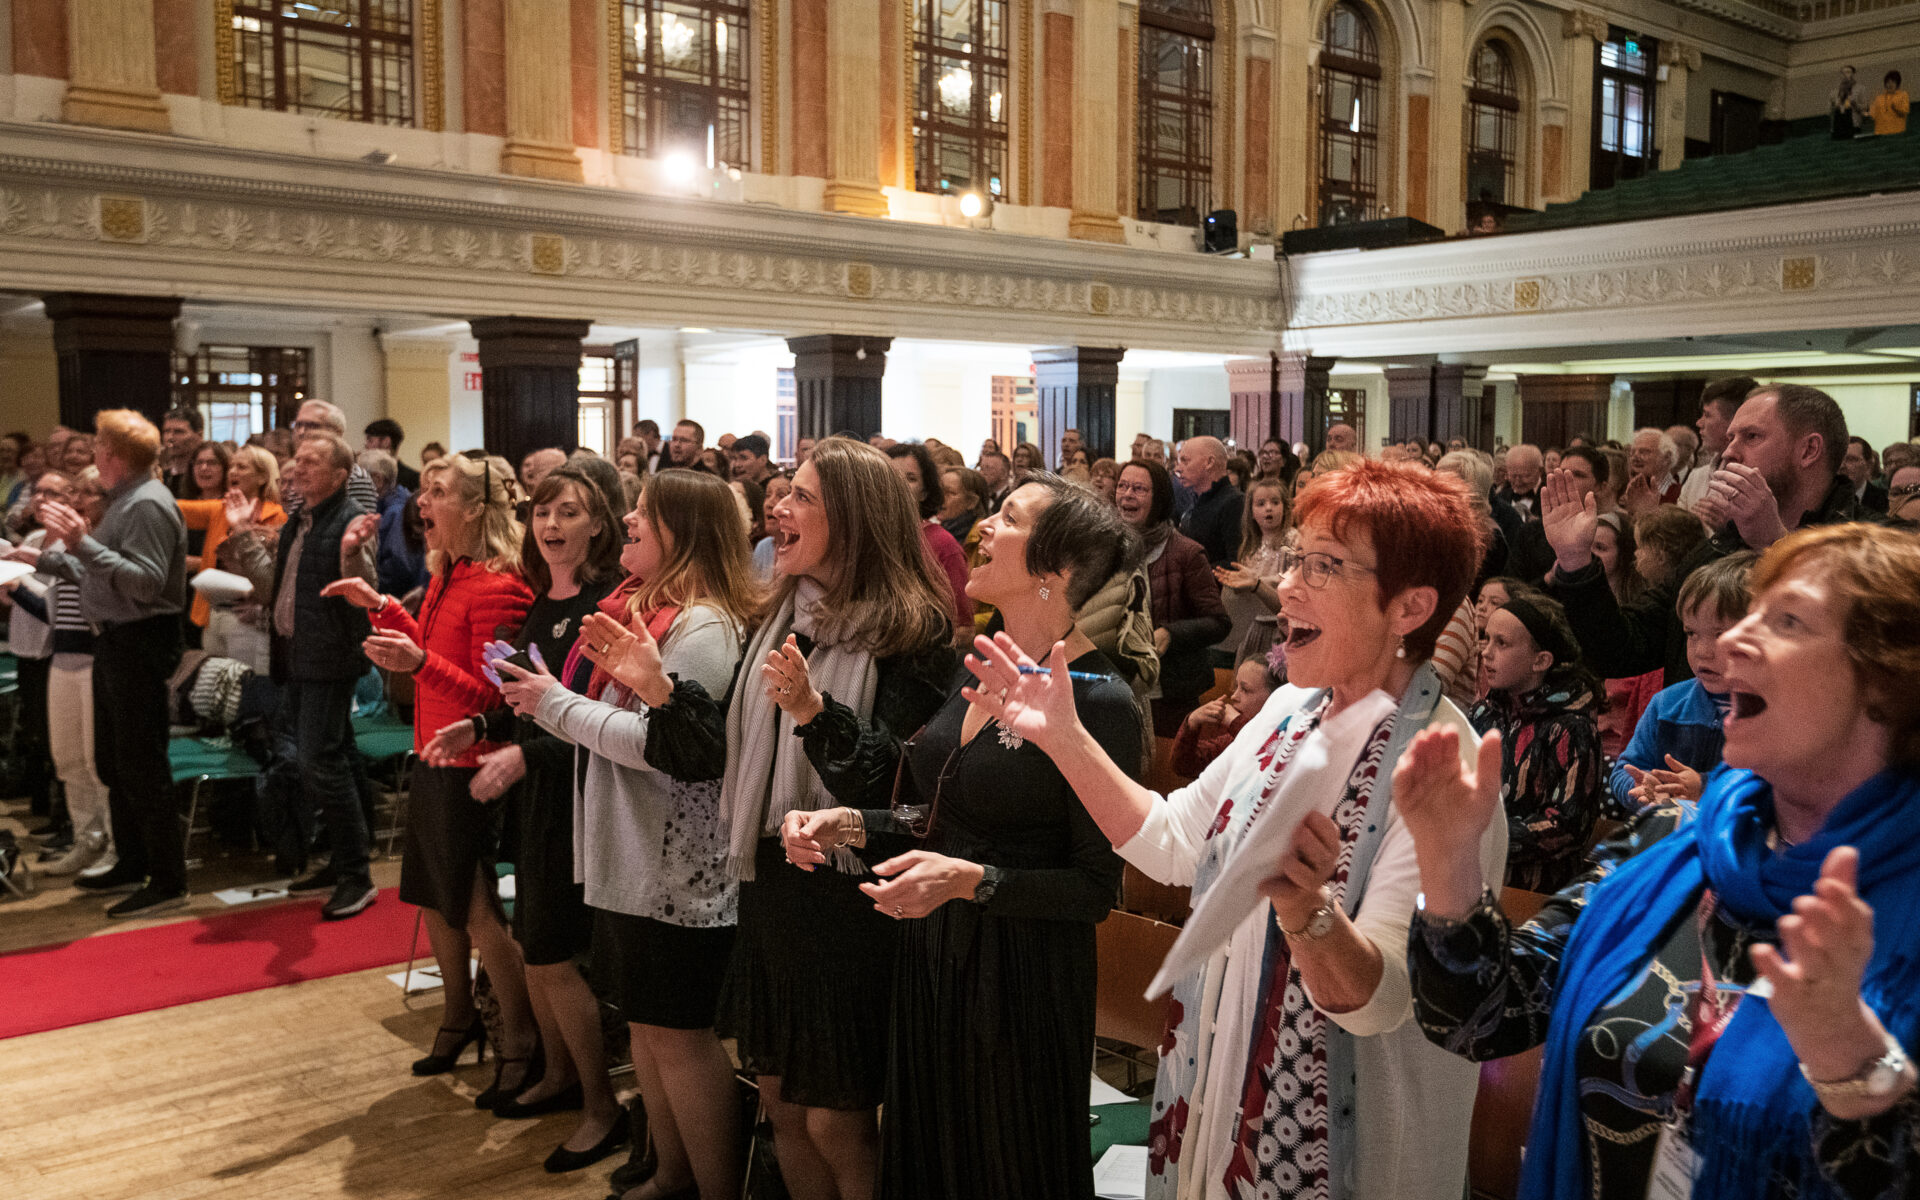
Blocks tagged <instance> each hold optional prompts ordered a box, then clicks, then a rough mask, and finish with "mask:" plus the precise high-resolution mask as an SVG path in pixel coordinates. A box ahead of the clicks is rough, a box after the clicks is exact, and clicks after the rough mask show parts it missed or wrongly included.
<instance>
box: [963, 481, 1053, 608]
mask: <svg viewBox="0 0 1920 1200" xmlns="http://www.w3.org/2000/svg"><path fill="white" fill-rule="evenodd" d="M1051 503H1052V497H1051V496H1050V495H1049V494H1048V492H1047V489H1045V488H1043V487H1040V486H1039V485H1037V484H1027V485H1026V486H1024V487H1017V488H1015V489H1013V492H1012V494H1010V495H1009V496H1008V497H1007V501H1006V503H1005V504H1002V505H1001V506H1000V511H999V512H997V513H995V514H993V515H992V516H990V517H988V518H987V519H986V520H984V521H982V522H980V561H979V564H978V565H977V566H975V567H974V568H973V570H972V572H971V573H969V574H968V576H967V595H968V596H970V597H972V598H973V599H975V600H982V601H985V602H986V603H988V604H992V605H995V606H999V605H1003V604H1005V603H1007V601H1008V600H1010V599H1013V598H1016V597H1020V596H1024V595H1026V594H1028V593H1031V592H1032V591H1033V589H1034V587H1035V586H1036V585H1035V583H1034V578H1033V576H1031V575H1029V574H1027V540H1028V539H1029V538H1030V537H1032V536H1033V526H1034V522H1036V521H1038V520H1039V519H1040V514H1041V513H1043V512H1045V511H1046V510H1047V506H1048V505H1049V504H1051Z"/></svg>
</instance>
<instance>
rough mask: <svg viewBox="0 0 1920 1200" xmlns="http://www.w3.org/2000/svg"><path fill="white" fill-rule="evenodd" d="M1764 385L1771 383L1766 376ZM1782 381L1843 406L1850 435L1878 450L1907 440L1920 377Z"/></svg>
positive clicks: (1763, 377)
mask: <svg viewBox="0 0 1920 1200" xmlns="http://www.w3.org/2000/svg"><path fill="white" fill-rule="evenodd" d="M1760 381H1761V382H1762V383H1771V382H1773V380H1770V379H1768V378H1767V377H1766V376H1765V375H1762V376H1760ZM1781 382H1790V383H1804V384H1809V385H1811V386H1813V387H1817V388H1819V389H1820V390H1821V391H1823V392H1825V393H1827V394H1828V395H1829V396H1832V397H1833V398H1834V399H1835V400H1836V401H1838V402H1839V404H1840V411H1841V412H1842V413H1844V414H1845V415H1846V418H1847V433H1848V434H1850V435H1853V436H1857V437H1863V438H1865V439H1867V442H1868V444H1870V445H1871V446H1872V447H1873V448H1874V449H1875V450H1882V449H1885V448H1886V447H1887V446H1889V445H1891V444H1892V443H1894V442H1904V441H1906V440H1907V419H1908V412H1909V410H1910V407H1911V405H1912V403H1913V400H1912V394H1913V385H1914V384H1916V383H1920V374H1916V375H1915V376H1914V377H1912V378H1910V379H1871V380H1862V379H1858V378H1848V377H1846V376H1838V377H1834V378H1830V379H1820V378H1812V377H1809V378H1796V379H1791V380H1782V381H1781Z"/></svg>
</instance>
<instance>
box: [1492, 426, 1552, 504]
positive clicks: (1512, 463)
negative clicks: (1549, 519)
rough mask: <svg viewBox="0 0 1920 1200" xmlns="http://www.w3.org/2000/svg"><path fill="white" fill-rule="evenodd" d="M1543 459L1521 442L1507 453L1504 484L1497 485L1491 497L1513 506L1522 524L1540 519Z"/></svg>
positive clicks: (1545, 462)
mask: <svg viewBox="0 0 1920 1200" xmlns="http://www.w3.org/2000/svg"><path fill="white" fill-rule="evenodd" d="M1546 465H1547V460H1546V456H1545V455H1543V454H1541V453H1540V447H1538V446H1535V445H1531V444H1529V443H1526V442H1522V443H1521V444H1520V445H1518V446H1515V447H1514V448H1513V449H1511V450H1509V451H1507V481H1506V482H1505V483H1503V484H1501V485H1500V487H1499V488H1498V489H1497V490H1496V491H1495V492H1494V495H1496V496H1498V497H1500V498H1501V499H1502V500H1505V501H1506V502H1507V503H1508V504H1511V505H1513V509H1514V511H1515V512H1517V513H1519V514H1520V515H1521V517H1523V518H1525V519H1526V520H1529V521H1531V520H1536V519H1538V517H1539V515H1540V511H1539V509H1540V481H1541V478H1542V476H1544V475H1545V474H1546Z"/></svg>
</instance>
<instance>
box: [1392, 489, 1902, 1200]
mask: <svg viewBox="0 0 1920 1200" xmlns="http://www.w3.org/2000/svg"><path fill="white" fill-rule="evenodd" d="M1752 586H1753V591H1754V596H1755V599H1754V602H1753V605H1752V607H1751V609H1750V610H1749V612H1748V614H1747V616H1746V617H1745V618H1744V619H1743V620H1742V621H1740V623H1739V624H1737V625H1735V626H1734V627H1733V628H1732V629H1730V630H1728V631H1727V632H1726V633H1725V634H1723V635H1722V636H1721V638H1720V646H1721V649H1722V651H1723V652H1724V654H1725V656H1726V659H1727V667H1726V683H1727V686H1728V688H1729V691H1730V694H1731V696H1732V710H1731V712H1730V713H1729V714H1728V717H1727V720H1726V727H1725V728H1726V752H1725V754H1726V763H1727V767H1728V768H1731V769H1724V768H1723V769H1722V770H1720V771H1718V772H1716V773H1715V774H1714V775H1713V776H1712V777H1711V779H1710V780H1709V782H1708V785H1707V790H1706V792H1705V794H1704V795H1702V796H1701V798H1700V801H1699V806H1698V814H1697V816H1694V817H1693V818H1692V819H1690V820H1685V821H1684V822H1680V821H1679V818H1680V816H1681V814H1680V810H1678V809H1676V808H1674V807H1666V808H1663V809H1657V810H1654V811H1653V812H1650V813H1648V814H1646V815H1644V816H1642V817H1641V818H1640V821H1639V823H1638V824H1637V825H1636V826H1635V827H1633V828H1632V829H1631V830H1630V831H1629V835H1628V837H1626V838H1623V839H1622V840H1621V841H1619V842H1617V843H1614V844H1613V845H1612V846H1610V847H1609V848H1608V852H1607V853H1606V854H1604V855H1603V856H1602V865H1601V866H1600V867H1598V868H1596V869H1595V870H1593V871H1590V872H1589V873H1588V874H1587V875H1585V876H1583V877H1582V878H1581V879H1580V880H1578V881H1576V882H1575V883H1574V884H1572V885H1571V886H1569V887H1568V888H1567V889H1565V890H1564V891H1562V892H1560V893H1559V894H1557V895H1556V896H1554V897H1553V899H1552V900H1550V901H1549V902H1548V904H1547V907H1546V908H1545V909H1543V910H1542V911H1541V912H1540V913H1539V914H1538V915H1537V916H1536V917H1535V918H1534V919H1533V920H1531V921H1529V922H1527V923H1526V924H1524V925H1520V926H1517V927H1516V926H1513V925H1512V924H1510V922H1509V921H1508V919H1507V917H1506V916H1505V915H1504V914H1503V913H1502V912H1501V909H1500V905H1499V903H1498V902H1497V901H1496V900H1495V899H1494V896H1493V893H1492V892H1491V891H1490V890H1489V889H1488V887H1487V881H1488V880H1490V879H1492V878H1493V876H1492V875H1491V873H1488V872H1485V871H1484V870H1483V868H1482V866H1481V864H1479V863H1477V862H1475V861H1474V856H1473V847H1472V846H1471V845H1470V844H1468V842H1467V840H1466V839H1464V838H1463V837H1462V836H1461V834H1460V832H1459V831H1460V830H1461V829H1462V828H1463V827H1464V826H1465V825H1467V824H1470V823H1471V822H1473V821H1475V820H1479V819H1483V818H1484V817H1485V816H1486V815H1487V814H1488V813H1490V812H1491V811H1493V809H1494V808H1495V807H1496V806H1497V805H1498V803H1499V785H1498V781H1497V776H1498V774H1499V767H1498V765H1497V764H1498V761H1499V753H1500V751H1499V748H1498V747H1497V746H1496V745H1494V744H1493V742H1494V740H1495V739H1492V738H1489V739H1488V740H1487V741H1486V742H1484V743H1482V745H1481V748H1480V754H1479V762H1478V769H1477V770H1476V771H1472V772H1469V771H1466V770H1464V769H1463V767H1462V764H1461V760H1460V756H1459V755H1458V753H1457V746H1456V745H1455V743H1454V738H1453V736H1452V735H1450V734H1444V733H1443V734H1435V735H1428V736H1427V737H1425V738H1423V739H1422V741H1420V742H1418V743H1416V744H1415V745H1414V747H1413V748H1412V750H1411V751H1410V752H1409V754H1408V756H1407V759H1406V761H1405V762H1404V763H1403V764H1402V766H1401V768H1400V770H1399V772H1398V778H1397V779H1396V791H1397V792H1398V793H1399V795H1400V797H1401V800H1400V803H1401V811H1402V815H1403V818H1404V820H1405V822H1406V824H1407V826H1408V828H1410V829H1411V830H1412V831H1413V834H1414V838H1415V842H1416V845H1417V846H1418V855H1419V863H1420V876H1421V880H1422V884H1423V886H1424V888H1425V893H1426V899H1425V907H1424V909H1423V911H1422V912H1421V914H1420V915H1419V916H1418V917H1417V918H1416V920H1415V922H1414V926H1413V930H1412V936H1411V939H1410V942H1409V946H1408V954H1409V966H1410V969H1411V972H1412V977H1413V984H1414V994H1415V1005H1416V1009H1417V1012H1418V1014H1419V1018H1420V1022H1421V1024H1422V1025H1423V1026H1424V1027H1425V1028H1426V1030H1427V1036H1429V1037H1430V1038H1432V1039H1434V1041H1435V1042H1436V1043H1439V1044H1442V1045H1445V1046H1446V1047H1447V1048H1448V1049H1450V1050H1453V1051H1454V1052H1456V1053H1458V1054H1462V1055H1465V1056H1467V1057H1470V1058H1474V1059H1486V1058H1496V1057H1500V1056H1503V1055H1508V1054H1517V1053H1519V1052H1520V1051H1522V1050H1525V1049H1528V1048H1529V1047H1532V1046H1537V1045H1540V1044H1541V1043H1542V1042H1544V1043H1545V1044H1546V1057H1545V1063H1544V1067H1543V1070H1542V1073H1541V1077H1540V1091H1539V1097H1538V1100H1537V1101H1536V1103H1535V1108H1534V1115H1533V1130H1532V1134H1531V1135H1530V1137H1529V1139H1528V1142H1527V1155H1526V1162H1525V1175H1524V1177H1523V1181H1522V1185H1521V1195H1522V1196H1524V1197H1528V1198H1530V1200H1539V1198H1544V1197H1556V1198H1573V1197H1585V1196H1606V1197H1638V1196H1669V1195H1676V1196H1685V1195H1689V1194H1691V1195H1696V1196H1716V1197H1719V1196H1754V1197H1786V1196H1814V1195H1819V1196H1863V1197H1864V1196H1875V1197H1878V1196H1905V1195H1911V1194H1913V1190H1914V1187H1915V1185H1916V1180H1920V1164H1916V1163H1915V1161H1914V1146H1915V1145H1916V1143H1920V1100H1916V1098H1915V1094H1914V1083H1915V1073H1914V1069H1913V1067H1912V1065H1911V1063H1910V1062H1909V1060H1908V1051H1907V1049H1905V1048H1906V1047H1912V1046H1914V1045H1915V1041H1916V1036H1917V1035H1920V692H1916V691H1915V690H1914V687H1913V679H1914V675H1915V673H1916V672H1917V671H1920V544H1916V543H1915V542H1914V540H1913V538H1912V537H1911V536H1910V535H1907V534H1904V533H1900V532H1897V531H1893V530H1886V529H1879V528H1874V527H1870V526H1866V525H1836V526H1824V527H1821V528H1818V529H1809V530H1804V531H1801V532H1798V533H1794V534H1791V535H1789V536H1788V537H1786V538H1783V539H1782V540H1781V541H1779V542H1777V543H1775V545H1774V546H1773V547H1772V548H1771V549H1770V550H1769V551H1768V552H1767V554H1766V556H1765V557H1764V558H1762V559H1761V561H1760V564H1759V565H1758V566H1757V567H1756V568H1755V569H1754V572H1753V575H1752ZM1677 822H1678V824H1677V828H1676V827H1675V826H1676V823H1677ZM1662 835H1664V836H1662ZM1763 985H1764V986H1763Z"/></svg>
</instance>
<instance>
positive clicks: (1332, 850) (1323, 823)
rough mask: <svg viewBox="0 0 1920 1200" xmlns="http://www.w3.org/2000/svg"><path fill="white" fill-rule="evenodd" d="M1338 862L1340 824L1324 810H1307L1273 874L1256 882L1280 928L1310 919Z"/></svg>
mask: <svg viewBox="0 0 1920 1200" xmlns="http://www.w3.org/2000/svg"><path fill="white" fill-rule="evenodd" d="M1339 865H1340V827H1339V826H1338V825H1335V824H1334V823H1333V818H1332V817H1329V816H1327V814H1325V813H1320V812H1310V813H1308V814H1307V815H1306V818H1305V819H1304V820H1302V821H1301V822H1300V824H1299V826H1298V827H1296V828H1295V829H1294V831H1293V839H1292V840H1291V841H1289V842H1288V843H1287V848H1286V849H1285V850H1283V851H1282V852H1281V854H1280V861H1279V862H1277V863H1275V864H1274V874H1273V875H1271V876H1270V877H1268V878H1267V879H1266V880H1265V881H1264V882H1263V883H1261V885H1260V894H1261V895H1263V896H1265V897H1266V898H1267V899H1268V900H1270V901H1272V902H1273V912H1274V915H1275V916H1277V917H1279V918H1280V925H1281V927H1282V928H1283V929H1300V928H1303V927H1304V926H1305V925H1306V923H1307V922H1308V921H1309V920H1310V919H1312V917H1313V910H1314V909H1316V908H1318V907H1320V904H1321V901H1322V900H1323V899H1324V898H1325V893H1323V892H1322V891H1321V889H1322V888H1323V887H1325V886H1326V884H1327V881H1328V880H1329V879H1332V878H1333V872H1334V868H1335V867H1338V866H1339Z"/></svg>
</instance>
